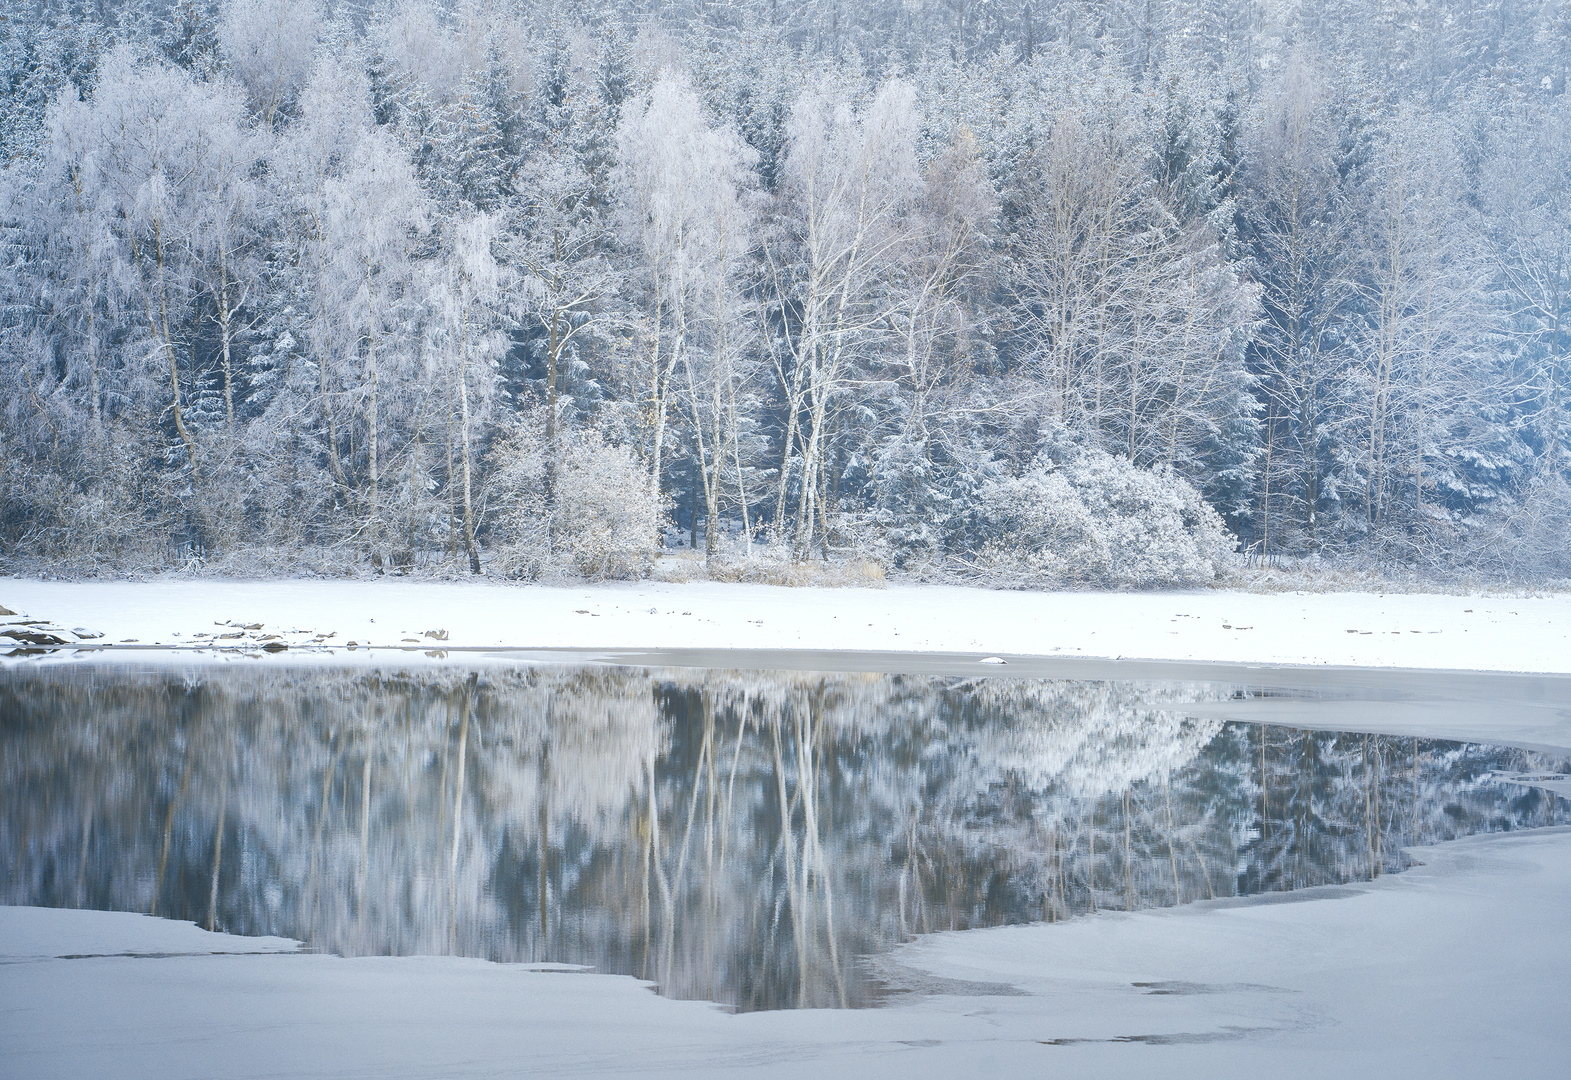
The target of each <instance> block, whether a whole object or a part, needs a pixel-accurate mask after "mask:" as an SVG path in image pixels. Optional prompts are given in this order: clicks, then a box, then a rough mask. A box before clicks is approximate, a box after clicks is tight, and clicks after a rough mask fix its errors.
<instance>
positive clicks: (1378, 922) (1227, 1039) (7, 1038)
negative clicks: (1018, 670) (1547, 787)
mask: <svg viewBox="0 0 1571 1080" xmlns="http://www.w3.org/2000/svg"><path fill="white" fill-rule="evenodd" d="M1412 853H1413V854H1414V855H1415V856H1416V857H1417V858H1418V859H1420V860H1422V862H1423V863H1424V865H1423V866H1420V867H1417V868H1415V869H1413V870H1410V871H1408V872H1406V873H1403V874H1400V875H1397V876H1394V877H1387V878H1383V879H1381V880H1379V881H1378V882H1376V883H1375V884H1372V885H1357V886H1349V887H1338V888H1330V889H1320V890H1311V891H1309V892H1307V893H1299V894H1287V895H1282V894H1278V895H1277V896H1268V897H1262V898H1258V899H1256V900H1254V901H1244V902H1237V901H1234V902H1230V903H1227V904H1207V903H1200V904H1191V905H1189V906H1186V907H1183V908H1177V909H1167V910H1160V911H1144V912H1138V913H1135V914H1102V915H1097V916H1091V917H1087V918H1081V919H1077V920H1074V921H1071V922H1068V923H1060V924H1057V925H1035V926H1023V927H1010V928H1002V929H994V930H982V931H972V932H969V933H955V934H937V935H933V936H931V937H926V938H923V939H920V940H918V941H917V942H916V943H914V944H912V945H910V946H908V947H906V948H905V949H903V950H902V951H901V952H899V953H897V954H896V962H897V963H901V964H903V965H905V966H907V967H910V968H915V969H917V970H919V971H921V972H926V973H929V975H930V976H931V978H930V980H929V984H928V987H927V989H928V992H927V993H922V994H918V995H915V996H912V997H910V998H907V999H904V1000H902V1001H899V1002H897V1003H895V1004H892V1005H889V1006H886V1007H884V1008H879V1009H869V1010H857V1011H838V1010H811V1011H794V1012H773V1013H750V1014H746V1015H729V1014H727V1013H725V1012H723V1011H721V1010H720V1009H718V1008H716V1007H714V1006H710V1005H705V1004H703V1003H699V1002H688V1001H671V1000H667V999H665V998H661V997H658V996H656V995H655V994H653V993H651V992H650V991H649V990H648V989H646V988H645V987H644V986H643V985H642V984H640V983H638V982H637V981H635V980H633V979H630V978H624V977H614V976H604V975H595V974H581V973H567V972H561V971H550V972H543V971H539V970H533V969H530V968H527V967H523V966H518V965H498V964H491V963H487V962H484V961H479V960H467V959H456V958H446V957H415V958H403V959H393V958H383V957H373V958H358V959H341V958H338V957H333V956H323V955H314V954H309V953H296V954H283V955H280V954H278V953H277V952H276V951H273V949H272V948H271V947H269V948H268V949H264V950H263V952H264V954H263V955H254V954H252V955H212V954H213V953H220V954H222V953H224V952H228V951H234V952H242V951H247V950H250V949H252V948H253V947H254V945H255V943H254V942H251V941H248V940H246V939H241V938H231V937H227V936H226V935H221V934H206V933H204V932H202V931H199V930H196V929H195V928H193V927H191V926H190V925H189V924H160V923H159V921H158V920H152V919H148V918H146V917H143V916H135V915H124V914H117V913H104V912H89V911H81V912H76V911H71V912H43V913H41V912H40V911H39V910H38V909H34V908H0V1045H3V1046H4V1052H3V1053H0V1076H3V1077H8V1078H9V1077H18V1078H20V1077H28V1078H45V1077H72V1078H75V1077H87V1076H104V1077H109V1076H113V1077H117V1078H121V1080H134V1078H138V1077H157V1078H159V1080H180V1078H185V1077H193V1078H194V1077H219V1076H221V1077H230V1078H246V1077H257V1078H261V1077H279V1076H289V1077H334V1078H338V1077H433V1076H443V1077H463V1076H488V1077H491V1076H575V1077H622V1076H648V1077H666V1076H671V1077H676V1076H684V1077H711V1076H712V1077H721V1076H737V1075H745V1076H757V1077H800V1076H802V1075H812V1076H814V1077H817V1078H821V1080H829V1078H834V1077H850V1078H855V1080H875V1078H882V1077H890V1078H896V1077H899V1078H910V1077H945V1078H948V1077H971V1076H996V1077H1026V1076H1076V1077H1130V1078H1147V1077H1152V1076H1160V1077H1164V1078H1169V1080H1182V1078H1187V1077H1195V1078H1197V1080H1199V1078H1205V1080H1211V1078H1215V1077H1250V1078H1254V1077H1259V1076H1269V1077H1273V1078H1295V1077H1304V1078H1311V1077H1312V1078H1315V1080H1321V1078H1324V1077H1328V1076H1357V1077H1382V1078H1388V1077H1424V1078H1430V1080H1443V1078H1449V1077H1456V1078H1458V1080H1463V1078H1465V1080H1478V1078H1480V1077H1517V1078H1529V1080H1536V1078H1551V1077H1561V1076H1564V1075H1565V1068H1566V1061H1567V1051H1568V1050H1571V1012H1568V1011H1567V1009H1566V1002H1567V1001H1568V1000H1571V934H1568V933H1567V931H1566V929H1565V927H1566V922H1565V913H1566V907H1565V903H1566V897H1567V895H1571V828H1554V829H1539V830H1532V831H1528V832H1519V833H1507V834H1501V835H1496V836H1487V837H1473V838H1469V839H1466V840H1459V841H1454V842H1451V843H1447V844H1442V845H1439V846H1436V847H1432V848H1421V849H1413V852H1412ZM1273 901H1274V902H1273ZM168 926H173V927H174V928H175V930H176V931H177V933H175V934H174V935H172V936H171V932H170V931H169V930H168V929H167V927H168ZM106 936H109V937H116V938H118V939H119V940H120V941H123V942H125V943H126V944H127V945H128V946H129V947H127V948H125V949H123V950H118V951H124V952H136V951H148V949H147V946H149V945H150V944H156V945H157V948H158V949H159V950H160V951H161V952H162V953H163V954H162V955H152V956H145V955H144V956H90V957H86V958H72V957H79V956H80V954H82V953H92V952H99V951H102V950H103V948H104V940H105V937H106ZM172 937H173V938H174V939H177V940H172ZM273 940H276V939H273ZM40 953H44V954H50V955H52V956H54V957H59V958H49V959H46V958H42V957H41V956H40ZM171 954H172V955H171ZM954 980H964V981H963V982H960V981H954ZM918 981H919V982H920V980H918Z"/></svg>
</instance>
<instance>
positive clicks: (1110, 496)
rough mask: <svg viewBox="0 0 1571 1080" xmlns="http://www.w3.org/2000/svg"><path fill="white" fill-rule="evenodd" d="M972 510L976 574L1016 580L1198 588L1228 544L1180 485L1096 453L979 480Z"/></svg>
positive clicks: (1223, 562)
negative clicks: (975, 517) (983, 484)
mask: <svg viewBox="0 0 1571 1080" xmlns="http://www.w3.org/2000/svg"><path fill="white" fill-rule="evenodd" d="M980 504H981V505H980V510H979V514H978V529H979V531H980V532H981V533H982V534H983V541H982V543H981V545H980V551H979V553H978V559H977V562H976V564H975V565H976V567H977V569H980V570H983V571H986V572H989V573H993V574H998V575H1003V576H1012V577H1015V578H1017V579H1018V580H1020V582H1021V583H1022V584H1026V583H1029V584H1041V585H1111V586H1125V587H1128V586H1139V587H1149V586H1165V585H1192V584H1198V583H1200V582H1204V581H1210V580H1213V579H1214V578H1216V577H1218V576H1219V575H1220V574H1221V573H1222V572H1223V571H1224V569H1225V568H1226V566H1227V564H1228V562H1229V560H1230V558H1231V554H1232V551H1233V547H1234V542H1233V539H1232V537H1231V536H1230V535H1229V534H1228V532H1227V529H1226V526H1225V525H1224V524H1223V523H1222V519H1221V517H1220V516H1219V515H1218V514H1217V513H1216V511H1215V510H1213V509H1211V507H1209V506H1207V505H1206V503H1205V501H1204V500H1203V499H1202V498H1201V497H1200V493H1199V492H1198V491H1196V490H1195V489H1194V487H1193V486H1191V485H1190V484H1189V483H1187V482H1186V481H1184V480H1183V479H1181V478H1179V477H1177V476H1174V475H1173V474H1171V473H1159V472H1151V471H1148V470H1145V469H1140V468H1137V467H1136V466H1135V465H1133V464H1131V463H1130V462H1128V461H1126V460H1124V459H1123V458H1116V457H1113V456H1112V455H1110V454H1105V453H1102V452H1100V451H1082V452H1080V453H1078V454H1077V455H1075V456H1074V457H1072V458H1071V459H1070V460H1068V461H1067V462H1065V463H1064V464H1062V465H1059V464H1055V463H1053V462H1051V461H1041V462H1039V463H1038V465H1037V466H1036V467H1035V468H1033V469H1032V470H1031V471H1029V472H1027V473H1026V474H1025V475H1024V476H1020V477H1014V478H1010V479H1007V480H1000V481H997V482H994V483H991V484H988V485H987V486H986V487H984V488H983V489H982V494H981V500H980Z"/></svg>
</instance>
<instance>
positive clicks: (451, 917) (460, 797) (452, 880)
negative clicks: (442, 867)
mask: <svg viewBox="0 0 1571 1080" xmlns="http://www.w3.org/2000/svg"><path fill="white" fill-rule="evenodd" d="M475 681H476V676H474V675H471V676H469V684H468V686H466V687H465V688H464V699H463V700H464V715H463V718H462V719H461V720H460V721H459V723H458V783H457V785H456V786H455V787H454V788H453V857H452V860H451V861H450V862H449V864H448V871H447V951H448V952H449V953H454V952H457V951H458V842H459V839H460V838H461V837H462V835H463V831H464V814H463V810H464V775H465V769H464V763H465V759H466V756H467V755H468V752H469V711H470V709H471V707H472V705H473V702H472V701H471V700H470V695H471V693H472V692H473V690H474V685H475Z"/></svg>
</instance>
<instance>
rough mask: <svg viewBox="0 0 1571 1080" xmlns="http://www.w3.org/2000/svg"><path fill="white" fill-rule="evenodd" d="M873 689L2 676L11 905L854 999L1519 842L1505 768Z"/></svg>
mask: <svg viewBox="0 0 1571 1080" xmlns="http://www.w3.org/2000/svg"><path fill="white" fill-rule="evenodd" d="M1215 693H1216V691H1215V690H1213V689H1207V688H1204V687H1200V686H1182V685H1168V686H1141V685H1136V684H1120V683H1073V682H1062V681H1059V682H1051V681H1022V680H1001V679H990V680H981V681H977V682H967V681H959V680H944V679H930V678H913V677H899V676H878V675H836V676H821V675H809V674H788V673H762V674H761V673H691V672H682V673H653V672H643V671H629V670H614V669H594V670H588V671H570V670H558V669H531V670H521V671H484V672H478V673H471V672H457V671H436V672H421V673H419V674H409V673H380V672H365V671H359V672H337V673H332V672H319V671H311V672H293V673H291V672H287V671H286V672H279V671H273V670H251V671H240V672H236V671H224V670H208V671H204V672H202V673H201V674H200V675H192V676H190V677H181V676H179V675H144V676H128V675H125V674H123V673H119V672H114V673H109V672H105V673H94V672H92V671H91V670H90V669H89V670H78V671H60V670H55V671H49V672H44V671H40V672H36V673H32V674H22V673H18V672H12V673H8V674H7V675H6V677H5V679H4V680H3V681H0V780H3V783H4V787H3V791H0V854H3V856H4V858H5V860H6V864H7V865H8V866H10V867H11V868H12V869H11V873H10V875H9V876H8V878H7V879H6V881H5V883H4V886H3V890H4V891H3V893H0V900H4V901H5V902H10V903H39V902H44V903H55V904H66V905H85V906H94V907H111V908H128V909H133V910H143V911H148V910H152V911H156V912H157V913H159V914H163V915H171V916H177V917H184V918H191V919H195V920H197V921H199V922H202V923H204V924H207V923H212V924H213V925H217V926H220V927H222V928H225V929H229V930H234V931H238V932H242V933H281V934H288V935H292V936H297V937H302V938H305V939H307V940H309V941H310V942H312V943H313V944H314V945H316V946H317V947H320V948H324V949H330V950H335V951H340V952H345V953H378V952H395V953H412V952H446V951H455V952H462V953H468V954H474V955H484V956H490V957H493V958H496V959H502V960H554V961H566V962H581V963H590V964H594V965H597V966H599V967H601V968H602V969H605V970H614V971H623V972H628V973H631V974H636V975H640V976H643V977H647V978H650V979H652V980H654V981H656V982H658V983H659V984H660V985H661V987H662V989H663V991H664V992H666V993H669V994H673V995H678V996H697V997H707V998H713V999H716V1000H723V1001H730V1002H733V1003H735V1004H737V1005H738V1006H740V1007H743V1008H768V1007H778V1006H782V1005H785V1006H790V1005H835V1004H854V1003H856V1002H858V1001H860V1000H863V999H865V997H866V995H867V993H868V992H869V986H868V983H867V980H866V979H865V977H863V974H862V971H861V969H860V968H859V966H858V960H857V958H858V957H859V956H860V955H863V954H866V953H869V952H873V951H877V950H879V949H882V948H885V947H887V946H888V945H890V944H891V943H893V942H895V941H898V940H901V939H903V938H905V937H908V936H909V935H911V934H913V933H920V932H924V931H929V930H939V929H949V928H963V927H971V926H982V925H992V924H997V923H1003V922H1013V921H1021V920H1024V919H1033V918H1049V919H1055V918H1063V917H1066V916H1069V915H1072V914H1075V913H1077V912H1081V911H1088V910H1094V909H1096V908H1099V907H1118V908H1132V907H1138V906H1147V905H1153V904H1171V903H1173V902H1175V901H1179V902H1183V901H1188V900H1192V899H1196V898H1200V897H1206V896H1218V895H1230V894H1233V893H1237V892H1254V891H1260V890H1265V889H1278V888H1296V887H1302V886H1305V885H1311V884H1317V883H1321V882H1331V881H1345V880H1350V879H1354V878H1360V877H1368V876H1369V875H1371V874H1372V873H1379V872H1382V871H1386V870H1390V869H1394V868H1396V867H1397V866H1398V865H1399V864H1398V861H1397V860H1398V859H1399V848H1400V847H1401V845H1403V844H1407V843H1413V842H1430V841H1435V840H1440V839H1446V838H1448V837H1451V836H1455V835H1460V834H1463V833H1467V832H1472V831H1477V830H1479V829H1491V828H1506V827H1518V826H1522V825H1532V824H1540V823H1544V822H1546V821H1549V820H1553V819H1552V815H1553V810H1554V807H1553V804H1552V800H1550V799H1549V798H1548V797H1547V796H1545V795H1544V794H1543V793H1542V792H1540V791H1538V790H1536V789H1530V788H1514V787H1512V788H1504V787H1501V786H1498V785H1495V784H1493V783H1490V782H1488V781H1487V780H1486V779H1485V774H1486V773H1487V772H1488V771H1489V770H1490V769H1491V768H1497V767H1509V768H1543V767H1544V763H1543V762H1539V761H1537V760H1536V759H1534V758H1533V757H1532V756H1531V755H1524V754H1522V753H1520V752H1514V751H1496V750H1489V749H1486V748H1482V747H1474V746H1459V745H1456V744H1448V743H1434V742H1425V741H1421V740H1420V741H1414V740H1410V739H1396V738H1389V737H1378V736H1362V735H1336V734H1328V733H1319V732H1300V731H1290V730H1286V729H1280V728H1265V727H1258V726H1249V725H1237V724H1230V725H1221V724H1218V723H1217V722H1215V721H1198V720H1194V719H1190V718H1187V717H1185V715H1184V707H1183V706H1184V704H1185V703H1186V702H1190V701H1194V700H1196V699H1197V698H1199V697H1202V696H1205V695H1207V694H1215Z"/></svg>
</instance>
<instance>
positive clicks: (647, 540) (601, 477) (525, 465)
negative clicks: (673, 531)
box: [491, 418, 659, 579]
mask: <svg viewBox="0 0 1571 1080" xmlns="http://www.w3.org/2000/svg"><path fill="white" fill-rule="evenodd" d="M491 456H492V464H493V468H494V469H495V477H496V481H495V485H496V490H495V493H494V497H495V500H496V502H497V503H498V504H500V505H499V509H498V511H497V512H496V514H495V516H494V518H493V525H492V528H491V534H492V539H493V542H494V545H495V549H496V562H497V565H498V568H499V569H500V570H501V571H502V572H503V573H504V574H507V575H508V576H511V577H524V578H536V577H539V576H540V575H541V574H542V573H545V572H547V571H549V570H553V569H561V570H571V571H573V572H575V573H578V574H581V575H583V576H584V577H586V578H591V579H606V578H639V577H643V576H644V575H645V574H646V573H648V571H649V568H650V567H651V566H652V565H654V559H655V554H656V547H655V541H656V536H657V530H656V524H655V523H656V518H657V516H658V511H659V504H658V501H657V500H656V499H655V497H654V495H652V494H651V492H650V490H649V478H648V476H647V475H646V474H645V472H644V469H643V466H642V465H641V464H640V463H639V461H638V459H637V458H636V457H635V456H634V455H633V454H632V452H631V451H629V450H628V449H627V448H625V447H622V446H616V445H613V444H611V443H608V442H606V440H605V439H604V437H603V436H601V434H600V433H599V432H597V431H593V430H589V431H579V432H572V433H567V432H564V433H563V434H562V435H561V436H560V438H559V443H558V449H557V456H556V477H555V484H554V488H555V499H554V500H553V499H552V498H551V497H550V495H549V492H548V489H549V488H550V487H551V486H553V485H551V484H550V478H549V475H548V473H549V470H548V467H547V466H548V462H549V453H548V451H547V448H546V443H545V436H544V433H543V431H542V430H541V425H540V424H539V423H538V422H536V421H535V420H534V419H533V418H531V419H529V420H526V421H524V422H522V423H519V424H517V425H515V426H514V427H513V429H512V430H510V431H509V432H508V433H507V435H506V437H504V438H503V439H501V440H499V441H498V443H497V445H496V447H495V449H494V450H493V452H492V455H491ZM553 503H554V505H553Z"/></svg>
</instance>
